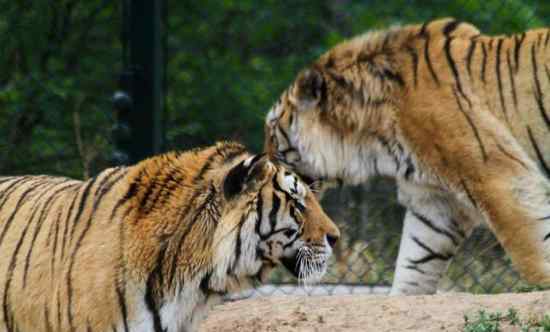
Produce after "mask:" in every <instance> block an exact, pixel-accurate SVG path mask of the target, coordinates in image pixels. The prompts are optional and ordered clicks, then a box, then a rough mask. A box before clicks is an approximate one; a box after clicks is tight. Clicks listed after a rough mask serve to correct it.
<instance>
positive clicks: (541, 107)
mask: <svg viewBox="0 0 550 332" xmlns="http://www.w3.org/2000/svg"><path fill="white" fill-rule="evenodd" d="M531 61H532V63H533V75H534V76H533V79H534V81H535V88H536V90H535V93H534V96H535V100H536V101H537V105H538V107H539V111H540V115H541V116H542V118H543V119H544V123H546V127H547V128H548V129H550V119H549V118H548V116H547V115H546V109H545V107H544V101H543V100H542V90H541V87H540V81H539V75H538V65H537V57H536V56H535V45H534V44H533V45H532V46H531Z"/></svg>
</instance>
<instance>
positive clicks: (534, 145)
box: [527, 126, 550, 177]
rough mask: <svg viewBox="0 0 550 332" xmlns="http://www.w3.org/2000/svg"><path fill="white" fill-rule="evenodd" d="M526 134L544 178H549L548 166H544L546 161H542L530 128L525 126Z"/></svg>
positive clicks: (542, 158) (549, 169) (549, 170)
mask: <svg viewBox="0 0 550 332" xmlns="http://www.w3.org/2000/svg"><path fill="white" fill-rule="evenodd" d="M527 134H528V135H529V140H530V141H531V145H532V146H533V149H535V153H536V154H537V158H538V159H539V164H540V165H541V167H542V169H543V170H544V172H545V173H546V176H548V177H550V168H549V167H548V165H546V161H545V160H544V157H543V155H542V152H541V151H540V148H539V145H538V143H537V141H536V140H535V137H534V136H533V132H531V127H529V126H527Z"/></svg>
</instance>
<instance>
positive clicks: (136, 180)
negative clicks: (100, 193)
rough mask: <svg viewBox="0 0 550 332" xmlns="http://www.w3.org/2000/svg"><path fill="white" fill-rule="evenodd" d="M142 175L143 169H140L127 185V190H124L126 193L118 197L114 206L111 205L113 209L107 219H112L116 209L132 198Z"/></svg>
mask: <svg viewBox="0 0 550 332" xmlns="http://www.w3.org/2000/svg"><path fill="white" fill-rule="evenodd" d="M142 177H143V171H140V173H139V174H138V175H137V176H136V177H135V178H134V179H133V181H132V183H130V185H129V186H128V190H127V191H126V194H124V196H122V198H121V199H119V200H118V201H117V202H116V204H115V206H114V207H113V210H112V211H111V215H110V216H109V220H113V218H114V216H115V215H116V213H117V212H118V209H119V208H121V207H122V205H124V203H126V202H128V200H130V199H131V198H134V197H135V196H136V195H137V193H138V191H139V187H140V186H141V178H142Z"/></svg>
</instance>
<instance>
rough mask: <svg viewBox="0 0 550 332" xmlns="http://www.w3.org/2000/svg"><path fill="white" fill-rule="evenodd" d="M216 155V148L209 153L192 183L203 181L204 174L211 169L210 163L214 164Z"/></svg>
mask: <svg viewBox="0 0 550 332" xmlns="http://www.w3.org/2000/svg"><path fill="white" fill-rule="evenodd" d="M217 155H218V150H217V148H216V151H214V152H213V153H211V154H210V155H209V156H208V157H207V158H206V160H205V161H204V164H203V165H202V167H201V169H200V170H199V172H198V173H197V176H195V177H194V178H193V182H194V183H199V182H201V181H202V180H203V177H204V174H206V172H207V171H209V170H210V169H211V167H212V163H213V162H214V159H215V158H216V156H217Z"/></svg>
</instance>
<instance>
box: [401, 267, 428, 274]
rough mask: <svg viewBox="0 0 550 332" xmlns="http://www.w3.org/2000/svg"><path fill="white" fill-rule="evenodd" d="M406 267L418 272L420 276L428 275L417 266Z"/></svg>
mask: <svg viewBox="0 0 550 332" xmlns="http://www.w3.org/2000/svg"><path fill="white" fill-rule="evenodd" d="M404 267H405V268H406V269H408V270H413V271H416V272H418V273H420V274H426V271H424V270H422V269H420V268H418V267H417V266H416V265H405V266H404Z"/></svg>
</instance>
